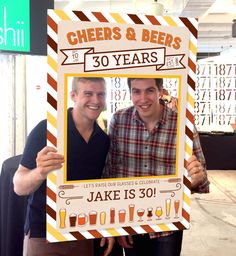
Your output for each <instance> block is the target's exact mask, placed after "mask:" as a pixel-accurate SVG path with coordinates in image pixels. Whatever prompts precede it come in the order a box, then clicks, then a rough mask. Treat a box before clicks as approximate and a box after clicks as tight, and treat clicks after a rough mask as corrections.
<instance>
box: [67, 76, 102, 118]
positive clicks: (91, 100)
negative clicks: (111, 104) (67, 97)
mask: <svg viewBox="0 0 236 256" xmlns="http://www.w3.org/2000/svg"><path fill="white" fill-rule="evenodd" d="M76 89H77V90H73V91H72V92H71V99H72V100H73V102H74V111H75V112H76V113H77V117H78V118H82V119H83V120H90V121H95V120H96V119H97V118H98V116H99V115H100V113H101V112H102V111H103V109H104V108H105V104H106V102H105V100H106V87H105V82H104V81H103V80H86V79H84V80H80V81H78V83H77V88H76Z"/></svg>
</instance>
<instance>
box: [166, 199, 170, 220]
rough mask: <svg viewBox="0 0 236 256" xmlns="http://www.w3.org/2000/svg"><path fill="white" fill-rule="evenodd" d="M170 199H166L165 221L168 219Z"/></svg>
mask: <svg viewBox="0 0 236 256" xmlns="http://www.w3.org/2000/svg"><path fill="white" fill-rule="evenodd" d="M170 203H171V200H170V198H168V199H166V219H169V218H170Z"/></svg>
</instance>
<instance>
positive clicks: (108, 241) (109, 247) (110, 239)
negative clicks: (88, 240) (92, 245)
mask: <svg viewBox="0 0 236 256" xmlns="http://www.w3.org/2000/svg"><path fill="white" fill-rule="evenodd" d="M107 243H108V245H107V249H106V250H105V251H104V254H103V255H104V256H107V255H109V254H110V253H111V251H112V248H113V245H114V243H115V239H114V238H108V239H107Z"/></svg>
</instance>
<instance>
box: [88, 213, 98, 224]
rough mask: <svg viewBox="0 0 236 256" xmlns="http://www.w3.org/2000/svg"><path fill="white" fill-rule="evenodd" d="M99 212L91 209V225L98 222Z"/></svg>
mask: <svg viewBox="0 0 236 256" xmlns="http://www.w3.org/2000/svg"><path fill="white" fill-rule="evenodd" d="M97 214H98V213H97V212H96V211H91V212H89V224H90V225H96V223H97Z"/></svg>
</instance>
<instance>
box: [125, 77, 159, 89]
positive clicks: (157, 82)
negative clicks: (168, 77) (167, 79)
mask: <svg viewBox="0 0 236 256" xmlns="http://www.w3.org/2000/svg"><path fill="white" fill-rule="evenodd" d="M137 79H151V78H141V77H140V78H137V77H134V78H128V79H127V83H128V86H129V90H131V82H132V81H133V80H137ZM153 79H154V80H155V83H156V86H157V88H158V90H159V91H160V90H162V89H163V78H153Z"/></svg>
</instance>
